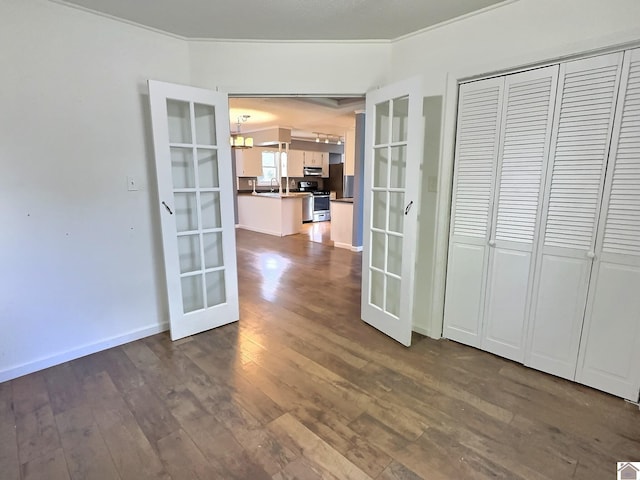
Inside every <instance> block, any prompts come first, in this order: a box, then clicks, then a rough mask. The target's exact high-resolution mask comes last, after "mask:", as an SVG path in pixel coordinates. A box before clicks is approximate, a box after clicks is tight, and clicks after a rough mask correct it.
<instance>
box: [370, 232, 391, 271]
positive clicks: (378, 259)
mask: <svg viewBox="0 0 640 480" xmlns="http://www.w3.org/2000/svg"><path fill="white" fill-rule="evenodd" d="M385 237H386V235H385V234H384V233H381V232H371V266H372V267H375V268H379V269H380V270H384V260H385V256H386V253H385V252H386V250H387V246H386V242H385Z"/></svg>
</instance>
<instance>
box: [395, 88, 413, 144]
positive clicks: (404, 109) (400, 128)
mask: <svg viewBox="0 0 640 480" xmlns="http://www.w3.org/2000/svg"><path fill="white" fill-rule="evenodd" d="M392 124H393V126H392V129H391V142H392V143H396V142H406V141H407V132H408V131H409V129H408V126H409V97H403V98H396V99H394V100H393V119H392Z"/></svg>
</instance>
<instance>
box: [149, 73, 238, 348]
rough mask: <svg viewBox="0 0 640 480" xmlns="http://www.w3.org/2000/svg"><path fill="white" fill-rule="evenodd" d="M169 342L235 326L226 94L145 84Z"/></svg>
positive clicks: (234, 253)
mask: <svg viewBox="0 0 640 480" xmlns="http://www.w3.org/2000/svg"><path fill="white" fill-rule="evenodd" d="M149 99H150V103H151V120H152V127H153V142H154V149H155V159H156V172H157V180H158V208H159V209H160V218H161V227H162V243H163V250H164V264H165V275H166V283H167V294H168V303H169V323H170V326H171V338H172V340H177V339H179V338H183V337H186V336H189V335H194V334H196V333H199V332H202V331H205V330H209V329H211V328H215V327H218V326H221V325H224V324H227V323H230V322H234V321H236V320H238V318H239V305H238V279H237V267H236V248H235V226H234V218H233V192H232V188H233V179H232V170H231V152H230V147H229V142H228V139H229V113H228V112H229V107H228V99H227V95H226V94H221V93H217V92H211V91H209V90H203V89H199V88H194V87H187V86H182V85H175V84H170V83H164V82H158V81H154V80H149Z"/></svg>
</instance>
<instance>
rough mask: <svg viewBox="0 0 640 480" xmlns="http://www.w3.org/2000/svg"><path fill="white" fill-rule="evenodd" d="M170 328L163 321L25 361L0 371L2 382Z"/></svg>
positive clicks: (0, 380)
mask: <svg viewBox="0 0 640 480" xmlns="http://www.w3.org/2000/svg"><path fill="white" fill-rule="evenodd" d="M168 329H169V324H168V323H161V324H159V325H153V326H151V327H145V328H141V329H139V330H134V331H133V332H129V333H126V334H124V335H118V336H115V337H111V338H107V339H106V340H101V341H99V342H96V343H90V344H88V345H83V346H81V347H79V348H74V349H72V350H67V351H66V352H62V353H58V354H56V355H51V356H50V357H46V358H40V359H38V360H34V361H33V362H29V363H23V364H22V365H18V366H16V367H11V368H8V369H6V370H2V371H0V382H6V381H7V380H13V379H14V378H18V377H22V376H23V375H28V374H29V373H33V372H37V371H39V370H44V369H45V368H49V367H53V366H54V365H59V364H61V363H64V362H68V361H70V360H75V359H76V358H80V357H84V356H86V355H91V354H92V353H96V352H100V351H102V350H106V349H108V348H112V347H117V346H119V345H124V344H125V343H129V342H133V341H134V340H140V339H141V338H145V337H149V336H151V335H155V334H156V333H161V332H164V331H167V330H168Z"/></svg>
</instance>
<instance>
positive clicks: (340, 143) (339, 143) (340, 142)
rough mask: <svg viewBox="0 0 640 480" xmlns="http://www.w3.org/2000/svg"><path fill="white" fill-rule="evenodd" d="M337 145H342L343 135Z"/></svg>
mask: <svg viewBox="0 0 640 480" xmlns="http://www.w3.org/2000/svg"><path fill="white" fill-rule="evenodd" d="M336 145H342V137H338V142H337V143H336Z"/></svg>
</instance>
